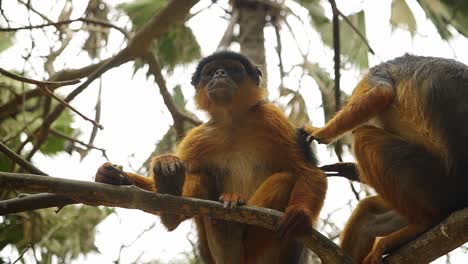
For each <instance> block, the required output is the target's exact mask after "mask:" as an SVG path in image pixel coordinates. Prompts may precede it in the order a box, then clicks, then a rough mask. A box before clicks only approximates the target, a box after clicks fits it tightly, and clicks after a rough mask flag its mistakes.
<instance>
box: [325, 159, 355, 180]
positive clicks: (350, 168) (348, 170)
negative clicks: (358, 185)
mask: <svg viewBox="0 0 468 264" xmlns="http://www.w3.org/2000/svg"><path fill="white" fill-rule="evenodd" d="M320 169H321V170H323V171H325V174H326V175H327V176H338V177H344V178H347V179H349V180H352V181H359V172H358V168H357V165H356V163H353V162H339V163H334V164H330V165H324V166H322V167H320Z"/></svg>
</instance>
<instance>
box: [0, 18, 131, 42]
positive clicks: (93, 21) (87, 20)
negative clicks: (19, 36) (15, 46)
mask: <svg viewBox="0 0 468 264" xmlns="http://www.w3.org/2000/svg"><path fill="white" fill-rule="evenodd" d="M74 22H83V23H87V24H95V25H99V26H103V27H109V28H113V29H115V30H117V31H119V32H120V33H122V34H123V35H124V36H125V38H127V39H128V38H130V36H129V34H128V32H127V31H125V29H123V28H121V27H118V26H116V25H114V24H112V23H109V22H106V21H101V20H98V19H92V18H83V17H80V18H76V19H67V20H63V21H58V22H49V23H45V24H41V25H34V26H23V27H7V28H0V32H12V31H19V30H31V29H38V28H45V27H50V26H55V27H58V26H61V25H68V24H71V23H74Z"/></svg>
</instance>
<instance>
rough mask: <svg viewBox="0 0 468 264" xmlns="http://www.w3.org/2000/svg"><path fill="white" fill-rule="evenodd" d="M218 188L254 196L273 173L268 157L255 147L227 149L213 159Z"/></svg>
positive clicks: (220, 190) (220, 191)
mask: <svg viewBox="0 0 468 264" xmlns="http://www.w3.org/2000/svg"><path fill="white" fill-rule="evenodd" d="M213 163H214V164H213V165H214V167H216V168H217V169H216V171H217V172H218V173H216V175H213V176H214V177H216V188H217V191H218V192H219V193H223V192H234V193H239V194H243V195H245V196H247V197H250V196H252V194H253V193H254V192H255V190H256V189H257V188H258V186H259V185H260V184H261V183H262V182H263V181H264V180H265V179H266V178H267V177H268V176H269V175H271V174H272V166H271V165H270V164H268V162H267V161H266V157H264V156H263V155H262V153H260V152H259V151H257V150H255V149H248V148H247V149H246V150H243V151H236V150H233V151H227V152H224V153H222V154H219V155H216V157H215V158H214V159H213Z"/></svg>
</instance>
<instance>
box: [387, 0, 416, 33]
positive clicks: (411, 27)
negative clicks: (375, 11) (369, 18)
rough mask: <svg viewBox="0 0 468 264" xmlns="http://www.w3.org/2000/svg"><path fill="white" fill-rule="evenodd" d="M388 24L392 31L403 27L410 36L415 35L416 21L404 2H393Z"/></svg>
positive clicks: (398, 0)
mask: <svg viewBox="0 0 468 264" xmlns="http://www.w3.org/2000/svg"><path fill="white" fill-rule="evenodd" d="M390 24H391V25H392V29H395V28H397V27H403V28H405V29H406V30H408V31H409V32H410V33H411V36H414V34H415V33H416V19H415V18H414V15H413V12H411V9H410V8H409V6H408V4H406V0H393V2H392V14H391V17H390Z"/></svg>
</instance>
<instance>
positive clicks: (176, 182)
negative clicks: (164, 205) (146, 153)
mask: <svg viewBox="0 0 468 264" xmlns="http://www.w3.org/2000/svg"><path fill="white" fill-rule="evenodd" d="M151 166H152V170H153V173H154V181H155V182H156V191H157V192H159V193H167V194H172V195H177V196H180V195H181V194H182V187H183V185H184V182H185V165H184V163H183V162H182V160H181V159H179V157H177V156H174V155H160V156H156V157H154V158H153V160H152V161H151Z"/></svg>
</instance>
